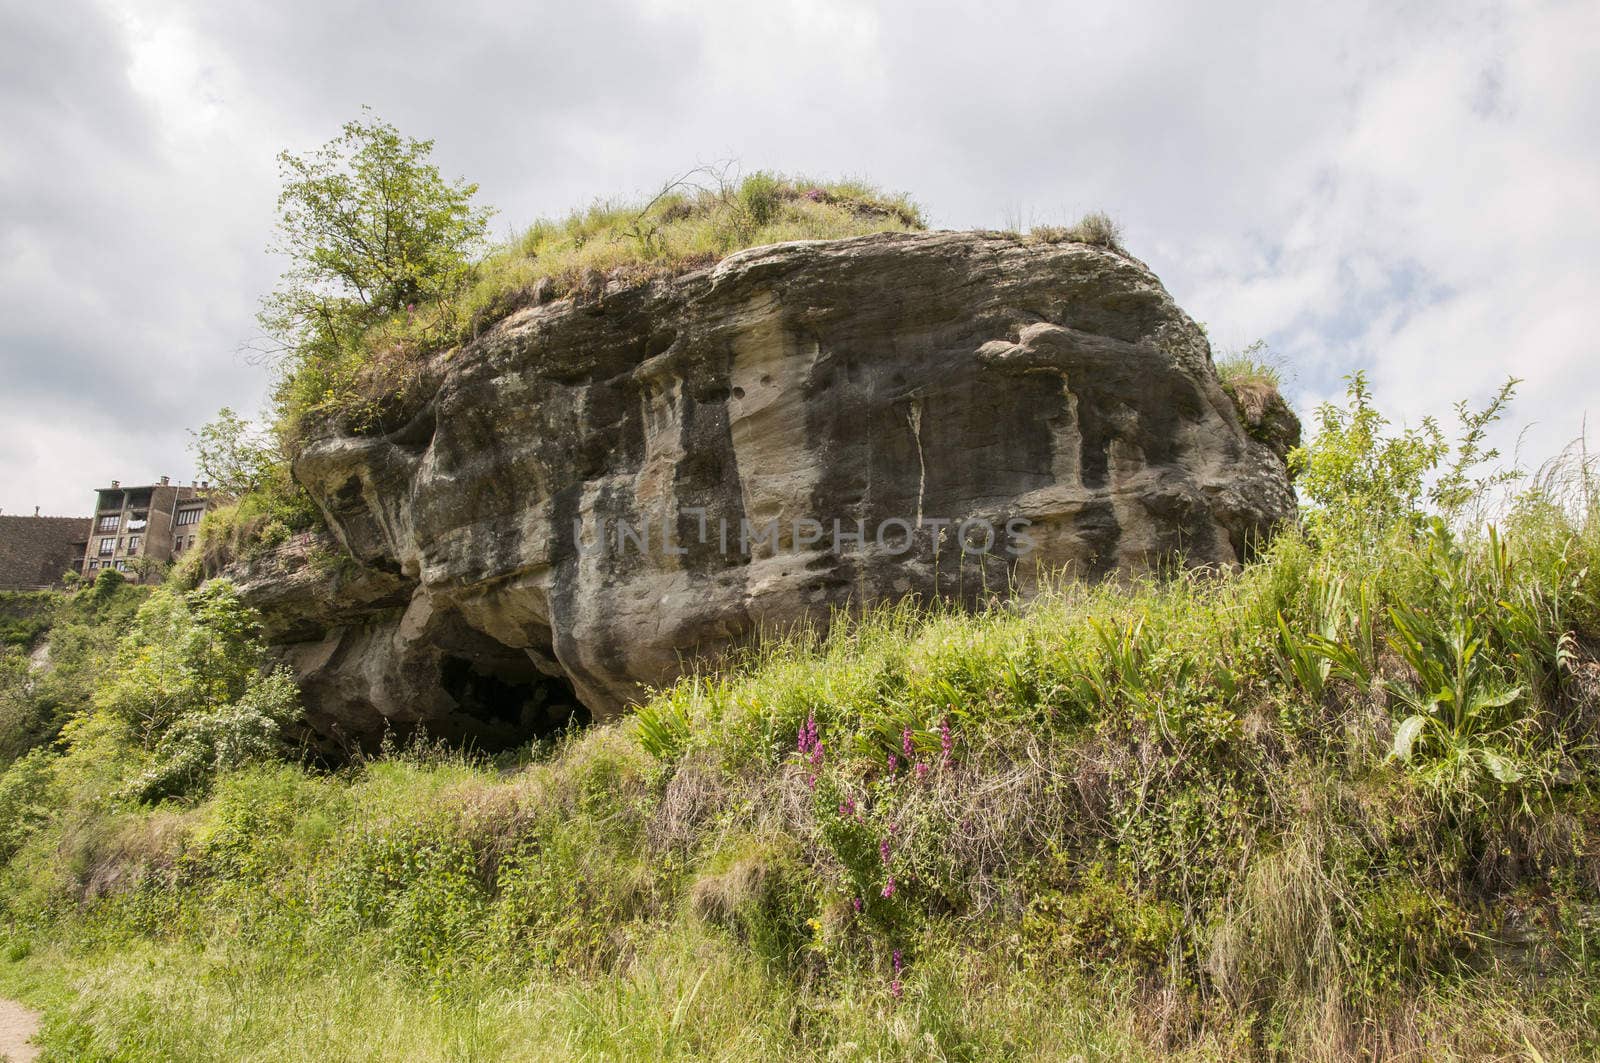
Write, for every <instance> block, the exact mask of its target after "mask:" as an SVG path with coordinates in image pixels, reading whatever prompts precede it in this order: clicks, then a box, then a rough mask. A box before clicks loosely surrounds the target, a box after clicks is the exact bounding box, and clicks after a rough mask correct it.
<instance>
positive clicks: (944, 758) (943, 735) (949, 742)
mask: <svg viewBox="0 0 1600 1063" xmlns="http://www.w3.org/2000/svg"><path fill="white" fill-rule="evenodd" d="M955 746H956V742H955V738H954V737H953V736H952V735H951V734H950V717H948V716H946V717H945V718H944V720H943V721H942V722H941V723H940V724H939V766H940V767H942V768H948V767H949V766H950V754H951V751H953V750H954V749H955Z"/></svg>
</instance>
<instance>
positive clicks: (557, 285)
mask: <svg viewBox="0 0 1600 1063" xmlns="http://www.w3.org/2000/svg"><path fill="white" fill-rule="evenodd" d="M925 227H926V224H925V222H924V221H923V217H922V213H921V211H920V209H919V208H918V207H917V206H916V205H915V204H913V203H912V202H911V201H910V200H909V199H908V198H906V197H905V196H904V195H901V194H888V193H885V192H882V191H880V190H879V189H877V188H874V187H873V186H871V185H868V184H864V183H862V182H859V181H816V180H812V179H810V178H804V177H787V176H783V175H779V174H773V173H768V172H765V171H761V172H757V173H754V174H751V175H749V176H747V177H745V178H743V179H741V180H738V181H730V180H727V179H726V178H725V177H724V176H723V175H721V174H719V173H707V172H701V173H697V174H693V175H690V176H689V177H688V178H684V179H681V180H678V181H674V182H672V183H670V184H668V185H667V186H666V187H665V188H664V189H663V190H662V191H661V192H659V193H658V194H657V195H656V196H655V197H654V198H653V199H651V200H649V201H647V202H644V203H627V202H606V203H599V204H596V205H595V206H592V207H590V208H588V209H587V210H582V211H574V212H573V213H571V214H569V215H568V216H567V217H566V218H565V219H562V220H560V221H540V222H536V223H535V224H534V225H532V226H531V227H530V228H528V229H527V230H526V231H525V232H524V233H523V234H522V235H521V236H520V237H518V238H517V239H515V240H513V241H512V242H511V243H510V244H508V245H506V246H505V247H502V248H500V249H498V250H496V251H494V252H491V253H490V254H489V255H488V256H487V257H486V258H485V259H484V260H483V261H482V262H481V263H480V264H479V266H478V267H477V273H476V276H475V278H474V281H473V283H472V284H471V285H470V286H469V287H468V288H467V290H466V293H465V295H464V296H463V298H462V301H461V307H460V311H459V314H460V316H461V317H462V318H463V320H464V328H465V331H464V333H462V334H460V335H459V337H458V338H469V337H470V336H473V335H476V334H478V333H479V332H481V331H482V330H483V329H484V328H486V327H488V326H489V325H491V324H493V323H494V322H495V321H496V320H498V319H499V318H501V317H504V316H505V315H506V314H507V313H509V312H510V311H511V310H514V309H516V308H517V307H519V306H524V305H528V304H530V303H533V302H535V301H540V300H545V299H551V298H560V297H562V296H565V295H568V294H576V295H577V296H578V297H579V298H588V299H593V298H597V297H599V295H600V294H601V293H602V292H603V290H604V289H605V287H606V285H608V284H613V283H618V282H620V283H624V284H632V283H641V282H643V281H646V280H651V279H654V278H658V277H666V276H671V275H673V274H676V273H681V272H684V271H686V270H691V269H696V268H699V267H702V266H706V265H710V264H712V263H714V262H717V261H718V260H720V259H722V258H725V257H727V256H728V255H730V254H732V253H733V252H735V251H739V250H742V249H744V248H748V247H759V246H762V245H765V244H775V243H782V242H785V241H788V240H834V239H841V238H844V237H849V236H864V235H867V234H869V233H876V232H908V231H919V230H921V229H923V228H925Z"/></svg>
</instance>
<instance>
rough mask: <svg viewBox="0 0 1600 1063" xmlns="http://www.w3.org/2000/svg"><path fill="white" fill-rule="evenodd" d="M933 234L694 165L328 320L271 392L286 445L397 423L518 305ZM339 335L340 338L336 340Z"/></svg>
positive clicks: (886, 207)
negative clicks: (761, 257) (777, 253)
mask: <svg viewBox="0 0 1600 1063" xmlns="http://www.w3.org/2000/svg"><path fill="white" fill-rule="evenodd" d="M925 227H926V225H925V222H924V220H923V217H922V213H921V211H920V209H919V208H918V207H917V206H916V205H915V204H914V203H912V202H911V201H910V200H909V199H908V198H907V197H906V196H904V195H903V194H898V193H886V192H883V191H881V190H880V189H878V188H875V187H874V186H872V185H870V184H867V183H865V182H861V181H848V180H847V181H823V180H814V179H811V178H806V177H789V176H784V175H779V174H773V173H768V172H765V171H762V172H757V173H753V174H750V175H748V176H745V177H743V178H738V179H733V178H730V177H728V176H727V175H726V174H725V173H723V172H721V171H697V172H696V173H694V174H691V175H689V176H687V177H684V178H680V179H678V180H675V181H673V182H671V183H669V184H668V185H666V186H665V187H664V188H663V189H662V190H661V191H660V192H659V193H657V194H656V195H655V196H654V197H653V198H651V199H649V200H645V201H637V202H635V201H607V202H600V203H596V204H594V205H593V206H590V207H588V208H586V209H583V210H576V211H573V212H572V213H570V214H568V215H567V216H566V217H565V218H562V219H559V220H541V221H538V222H535V223H534V224H533V225H532V226H530V227H529V228H528V229H526V230H525V231H524V232H523V233H522V234H521V235H519V236H517V237H515V238H513V239H511V240H509V241H508V242H506V243H505V244H503V245H500V246H498V247H493V248H490V249H489V250H488V252H487V253H486V254H484V255H482V256H481V257H480V258H477V259H476V260H474V261H472V262H470V263H466V264H465V265H464V266H463V267H462V268H461V269H460V272H459V278H460V279H459V283H457V284H453V285H451V286H449V287H447V288H445V289H442V290H440V291H439V292H438V294H437V295H436V297H434V298H433V299H431V300H429V301H427V302H421V303H408V304H405V305H400V306H390V307H385V308H382V310H381V312H376V313H371V312H366V311H365V309H363V311H362V312H360V313H352V312H351V311H352V310H353V308H352V307H350V306H348V305H347V306H344V307H342V308H339V312H335V313H330V314H328V315H327V316H326V317H325V319H324V320H327V321H332V322H334V323H335V325H334V326H333V327H332V328H331V329H328V330H326V331H328V332H329V333H330V335H323V334H322V333H321V332H319V333H318V334H317V335H316V336H311V337H305V338H304V342H301V343H299V344H298V345H297V346H296V350H295V353H294V355H293V356H292V357H291V358H290V359H289V361H288V362H287V363H286V366H285V372H284V374H283V376H282V377H281V379H280V383H279V386H278V389H277V406H278V416H279V423H280V430H281V431H282V432H283V433H284V436H285V439H286V440H289V441H290V442H291V444H292V443H293V442H294V441H297V440H298V439H299V438H300V437H301V436H302V435H303V433H304V431H305V430H306V425H307V422H308V420H315V419H317V418H325V417H331V418H332V419H333V421H334V423H336V424H337V425H338V426H339V427H340V428H341V429H343V430H346V431H356V432H361V431H367V430H372V429H382V428H392V427H395V426H396V423H397V421H398V420H400V419H402V418H403V417H404V416H405V414H406V413H407V412H409V410H410V405H409V403H408V402H407V399H408V398H410V397H411V395H412V393H413V392H414V391H415V389H416V388H418V387H419V386H420V384H421V382H422V379H423V375H424V370H425V364H426V361H427V359H428V358H429V356H431V355H433V354H435V353H437V352H439V351H442V350H446V349H449V348H452V347H455V346H457V345H459V344H461V343H464V342H467V341H469V340H471V339H473V338H474V337H476V336H478V335H480V334H481V333H482V332H483V331H484V330H486V329H488V328H489V327H490V326H492V325H494V324H495V323H496V322H498V321H500V320H501V319H503V318H505V317H506V316H508V315H509V314H511V313H514V312H515V311H516V310H518V309H520V308H522V307H525V306H528V305H532V304H534V303H537V302H540V301H544V300H549V299H555V298H562V297H565V296H568V295H570V296H573V297H574V298H577V299H580V300H598V299H600V298H603V296H604V293H605V291H606V289H607V287H608V286H610V285H616V284H618V283H621V284H627V285H633V284H641V283H645V282H647V281H650V280H655V279H659V278H662V277H669V276H674V275H677V274H681V273H684V272H687V271H690V270H693V269H697V268H700V267H703V266H707V265H711V264H713V263H715V262H717V261H719V260H720V259H722V258H725V257H726V256H728V255H730V254H732V253H734V252H736V251H740V250H743V249H745V248H750V247H758V246H763V245H766V244H774V243H781V242H784V241H789V240H827V239H841V238H844V237H851V236H865V235H868V234H870V233H879V232H914V231H920V230H922V229H924V228H925ZM334 333H336V334H337V335H338V337H339V341H338V342H330V338H331V335H332V334H334Z"/></svg>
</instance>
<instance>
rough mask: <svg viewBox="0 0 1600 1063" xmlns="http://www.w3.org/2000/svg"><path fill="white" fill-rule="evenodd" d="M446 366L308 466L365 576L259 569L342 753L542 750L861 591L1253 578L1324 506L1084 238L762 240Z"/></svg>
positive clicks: (1147, 277) (325, 445)
mask: <svg viewBox="0 0 1600 1063" xmlns="http://www.w3.org/2000/svg"><path fill="white" fill-rule="evenodd" d="M432 379H433V381H434V383H433V384H430V389H429V397H428V398H427V400H426V403H425V405H424V407H423V408H422V411H421V413H420V414H419V415H418V416H417V417H416V418H415V419H414V420H412V422H411V423H410V424H409V425H407V426H406V427H405V428H403V429H401V430H400V431H397V432H394V433H392V434H390V435H387V436H383V437H370V436H369V437H351V436H340V435H333V436H330V437H328V438H322V439H318V440H315V441H313V442H312V443H311V444H310V445H309V446H308V447H307V449H306V450H305V452H304V454H303V456H302V457H301V458H300V460H299V461H298V462H297V463H296V466H295V472H296V475H297V476H298V478H299V479H300V480H301V482H302V483H304V484H305V485H306V487H307V488H308V489H309V490H310V491H311V493H312V494H313V496H314V497H315V498H316V499H317V501H318V503H319V504H320V505H321V506H322V507H323V509H324V511H325V513H326V515H327V517H328V520H329V523H330V525H331V527H332V528H333V531H334V534H335V535H336V536H337V537H338V539H339V540H340V542H341V543H342V545H343V546H344V547H345V548H346V549H348V551H349V553H350V554H351V555H352V556H353V557H354V558H355V560H356V562H357V563H358V570H357V571H354V572H350V573H346V574H345V575H344V576H341V577H340V578H341V579H344V580H347V583H346V584H345V586H346V588H347V590H345V591H341V590H340V589H339V588H338V587H337V586H335V585H333V584H332V583H330V582H329V581H328V580H326V579H322V580H318V579H314V578H312V579H308V578H305V577H300V580H299V582H300V584H301V585H300V586H298V588H297V586H296V585H295V584H294V581H293V580H290V581H285V580H283V579H281V578H278V579H275V578H274V577H272V576H271V574H270V572H268V571H267V570H260V571H257V572H253V573H245V574H244V582H245V584H246V589H247V592H248V593H249V594H250V596H251V598H252V600H255V601H257V602H258V604H260V605H261V606H262V607H263V608H264V610H265V611H266V612H267V613H268V614H269V624H270V625H271V626H272V629H273V630H272V633H273V635H274V637H275V638H277V639H278V640H279V641H280V642H281V643H282V644H283V646H284V648H285V652H286V654H287V655H288V656H289V658H290V659H291V660H293V661H294V662H295V664H296V665H297V667H299V668H300V670H301V673H302V675H303V677H304V683H305V688H306V699H307V702H308V706H309V710H310V712H311V715H312V718H313V719H314V720H315V721H316V723H317V725H318V727H319V729H320V730H321V732H322V733H323V735H324V736H325V737H331V736H335V735H338V734H342V735H343V736H344V737H345V738H347V739H350V738H353V739H362V740H365V739H370V738H371V736H373V735H374V734H375V733H376V732H377V731H378V730H379V729H381V727H382V726H383V721H384V719H385V718H388V719H390V720H392V721H394V722H395V723H396V724H399V725H401V726H404V725H405V724H408V723H413V722H418V721H421V722H426V723H427V725H428V727H429V730H430V731H431V732H434V733H443V734H446V735H454V736H460V737H472V738H475V739H476V740H478V741H480V742H484V743H486V744H492V743H497V742H501V741H514V740H517V739H518V738H520V737H524V736H525V735H526V734H527V733H528V732H529V731H530V730H537V729H538V728H539V727H540V726H542V724H543V723H544V722H548V720H550V719H552V718H553V715H552V714H556V715H559V713H560V712H562V711H566V709H568V708H570V706H571V705H572V703H573V699H574V698H576V699H578V700H580V701H581V703H582V705H583V706H585V707H587V709H588V710H590V711H591V712H592V713H593V714H594V715H595V716H597V717H604V716H608V715H611V714H614V713H616V712H617V711H619V710H620V709H622V708H623V707H624V706H626V705H627V704H628V703H629V702H630V701H632V700H634V699H636V698H637V697H638V696H639V694H640V693H641V691H642V690H643V689H644V688H645V686H647V685H651V684H660V683H663V682H666V681H669V680H671V679H672V678H674V677H675V676H677V675H679V674H681V673H682V672H683V671H684V670H685V669H686V668H689V667H691V666H692V665H693V664H694V662H695V661H696V660H697V659H699V658H702V657H705V656H707V655H713V656H714V655H715V654H717V653H718V652H720V651H723V650H725V649H726V648H727V647H728V646H729V645H730V644H731V643H734V642H736V641H738V640H741V639H743V638H746V637H748V636H749V635H750V634H752V633H753V632H756V631H757V630H762V629H765V630H772V629H775V628H781V627H783V626H785V625H788V624H790V623H792V622H794V621H797V620H800V619H802V618H812V619H821V620H825V619H826V618H827V616H828V614H829V611H830V610H831V609H832V608H834V607H837V606H843V605H846V604H851V603H857V602H860V601H863V600H866V601H870V600H877V599H883V598H896V597H901V596H904V595H907V594H912V593H916V594H921V595H923V596H928V595H930V594H932V593H934V592H935V590H936V589H937V590H938V591H939V592H940V593H944V594H953V595H960V596H963V597H965V598H968V599H972V598H975V597H977V596H979V595H981V594H983V593H986V592H994V591H998V590H1003V589H1005V588H1007V587H1008V586H1014V587H1016V588H1018V589H1019V590H1020V591H1021V592H1023V593H1026V592H1027V591H1028V590H1029V589H1030V588H1032V587H1033V586H1034V585H1035V582H1036V580H1037V579H1038V578H1039V574H1040V572H1041V571H1042V570H1044V569H1063V568H1064V569H1066V570H1067V571H1068V572H1069V573H1070V574H1072V575H1075V576H1078V577H1082V578H1087V579H1096V578H1102V577H1105V576H1107V575H1109V574H1113V573H1117V572H1136V571H1142V570H1147V569H1150V568H1151V567H1153V566H1157V565H1161V564H1165V563H1169V562H1170V561H1171V560H1172V559H1173V558H1174V557H1180V556H1181V558H1182V560H1183V561H1184V562H1185V563H1188V564H1223V565H1230V564H1234V563H1236V562H1238V561H1239V560H1241V559H1242V558H1243V557H1244V555H1245V554H1246V552H1247V551H1248V550H1249V549H1250V548H1251V545H1252V544H1253V543H1254V542H1256V541H1258V540H1259V539H1260V538H1262V537H1264V536H1266V535H1268V534H1270V532H1271V530H1272V529H1273V527H1274V526H1275V525H1276V524H1278V523H1279V522H1281V521H1283V520H1286V519H1288V518H1290V517H1291V515H1292V513H1293V509H1294V503H1293V496H1292V494H1291V492H1290V489H1289V484H1288V480H1287V477H1286V475H1285V471H1284V467H1283V463H1282V460H1281V458H1280V457H1279V456H1278V455H1276V454H1274V453H1273V451H1272V450H1271V448H1270V447H1269V446H1267V445H1266V444H1264V443H1261V442H1258V441H1256V440H1254V439H1252V438H1251V437H1250V435H1249V434H1247V433H1246V432H1245V430H1244V429H1243V428H1242V427H1241V425H1240V422H1239V418H1238V415H1237V413H1236V411H1235V408H1234V406H1233V404H1232V403H1231V402H1230V400H1229V399H1228V398H1227V397H1226V396H1225V395H1224V394H1223V392H1222V390H1221V388H1220V386H1219V385H1218V382H1217V379H1216V375H1215V373H1214V371H1213V369H1212V366H1211V358H1210V352H1209V348H1208V346H1207V343H1206V340H1205V337H1204V335H1203V334H1202V333H1201V331H1200V330H1199V328H1198V327H1197V326H1196V325H1195V324H1194V322H1192V321H1191V320H1190V319H1189V318H1188V317H1187V316H1186V315H1185V314H1184V313H1183V312H1182V311H1181V310H1180V309H1179V308H1178V307H1177V306H1176V305H1175V304H1174V303H1173V301H1172V299H1171V298H1170V297H1169V296H1168V295H1167V293H1166V291H1165V290H1164V289H1163V288H1162V287H1161V284H1160V282H1159V281H1158V280H1157V279H1156V278H1155V276H1153V275H1152V274H1151V273H1150V272H1149V271H1148V270H1147V269H1146V268H1145V267H1144V266H1143V265H1142V264H1140V263H1138V262H1137V261H1135V260H1133V259H1130V258H1128V257H1126V256H1123V255H1120V254H1116V253H1113V252H1110V251H1106V250H1103V249H1100V248H1095V247H1089V246H1086V245H1082V244H1065V243H1064V244H1054V245H1051V244H1030V243H1025V242H1023V241H1020V240H1017V239H1014V238H1010V237H1004V236H999V235H994V234H979V233H929V234H917V235H903V234H885V235H878V236H870V237H862V238H859V239H853V240H843V241H830V242H816V243H793V244H783V245H778V246H773V247H766V248H757V249H754V250H751V251H746V252H742V253H740V254H737V255H735V256H733V257H731V258H729V259H727V260H725V261H723V262H722V263H720V264H719V265H717V266H716V267H714V268H711V269H707V270H702V271H700V272H697V273H694V274H690V275H687V276H684V277H680V278H677V279H675V280H671V281H660V282H656V283H653V284H649V285H644V286H638V287H633V288H629V289H620V288H619V289H616V290H610V291H608V292H606V293H605V294H604V295H603V296H602V297H600V298H598V299H595V300H593V301H589V302H584V303H575V302H574V301H573V300H570V299H566V300H561V301H557V302H552V303H547V304H545V305H542V306H536V307H532V308H528V309H524V310H522V311H519V312H518V313H516V314H515V315H513V316H512V317H511V318H509V319H507V320H506V321H504V322H502V323H501V324H500V325H498V326H497V327H495V328H494V329H493V330H492V331H491V332H489V333H488V334H486V335H485V336H483V337H482V338H480V339H479V340H477V341H476V342H474V343H473V344H471V345H470V346H468V347H467V348H465V349H463V350H461V351H458V352H455V353H454V354H453V355H451V356H449V357H448V358H442V359H440V360H439V361H438V362H437V363H436V364H435V366H434V367H433V373H432ZM943 521H949V522H951V523H949V524H942V523H940V522H943ZM835 522H838V523H837V527H836V524H835ZM858 522H860V523H859V524H858ZM963 522H965V527H962V525H963ZM774 527H775V528H776V529H777V534H776V547H777V548H776V549H774V548H773V546H774V543H773V536H772V529H773V528H774ZM908 533H910V534H908ZM963 541H964V542H965V544H966V549H965V550H964V549H963Z"/></svg>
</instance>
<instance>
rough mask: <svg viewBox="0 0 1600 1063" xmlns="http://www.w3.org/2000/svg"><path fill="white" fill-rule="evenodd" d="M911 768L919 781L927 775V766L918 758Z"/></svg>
mask: <svg viewBox="0 0 1600 1063" xmlns="http://www.w3.org/2000/svg"><path fill="white" fill-rule="evenodd" d="M911 770H912V771H914V772H916V773H917V780H918V781H919V782H920V781H921V780H923V779H926V778H927V777H928V766H927V765H926V764H924V763H922V761H920V760H919V761H917V763H916V766H915V767H914V768H912V769H911Z"/></svg>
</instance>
